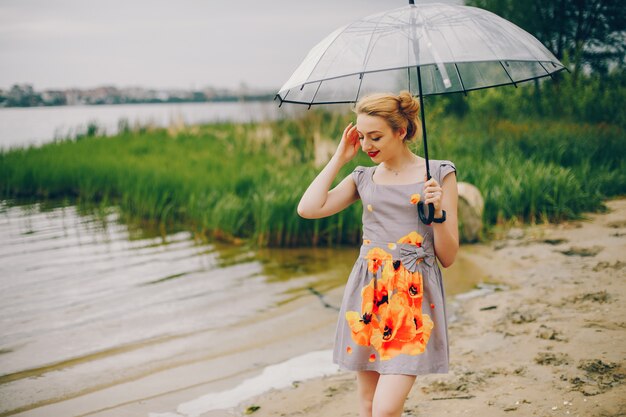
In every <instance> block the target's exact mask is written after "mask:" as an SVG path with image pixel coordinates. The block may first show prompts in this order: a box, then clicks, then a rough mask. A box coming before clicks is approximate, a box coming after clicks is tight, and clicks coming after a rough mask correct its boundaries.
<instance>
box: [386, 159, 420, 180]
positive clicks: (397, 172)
mask: <svg viewBox="0 0 626 417" xmlns="http://www.w3.org/2000/svg"><path fill="white" fill-rule="evenodd" d="M411 165H413V162H411V163H410V164H408V165H405V166H404V167H402V168H400V169H399V170H397V171H396V170H395V169H391V168H389V167H388V166H387V165H383V168H385V169H386V170H388V171H391V172H393V173H394V174H395V175H396V177H397V176H398V174H400V172H402V170H403V169H404V168H406V167H408V166H411Z"/></svg>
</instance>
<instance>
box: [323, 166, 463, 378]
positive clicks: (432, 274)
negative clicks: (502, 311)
mask: <svg viewBox="0 0 626 417" xmlns="http://www.w3.org/2000/svg"><path fill="white" fill-rule="evenodd" d="M429 163H430V173H431V175H432V176H433V177H434V178H435V180H436V181H437V182H438V183H439V184H442V182H443V179H444V177H445V176H446V175H447V174H449V173H450V172H453V171H455V172H456V167H455V166H454V163H452V162H451V161H448V160H430V161H429ZM375 169H376V166H372V167H363V166H357V167H356V168H355V169H354V171H353V172H352V176H353V179H354V182H355V184H356V187H357V191H358V194H359V196H360V198H361V201H362V204H363V218H362V220H363V235H362V237H363V243H362V245H361V249H360V254H359V257H358V259H357V260H356V262H355V263H354V266H353V268H352V271H351V272H350V275H349V277H348V281H347V283H346V287H345V290H344V293H343V299H342V303H341V308H340V311H339V318H338V321H337V327H336V332H335V341H334V347H333V363H335V364H337V365H339V367H340V368H342V369H346V370H351V371H361V370H371V371H377V372H379V373H381V374H405V375H422V374H429V373H447V372H448V365H449V355H450V349H449V345H448V325H447V317H446V306H445V294H444V288H443V281H442V276H441V270H440V269H439V265H438V264H437V260H436V258H435V254H434V241H433V230H432V225H425V224H424V223H422V222H421V221H420V220H419V217H418V214H417V207H416V206H417V202H418V201H419V200H420V198H421V196H420V194H421V193H422V191H423V188H424V181H421V182H418V183H413V184H401V185H396V184H394V185H391V184H389V185H383V184H376V183H374V181H373V175H374V171H375Z"/></svg>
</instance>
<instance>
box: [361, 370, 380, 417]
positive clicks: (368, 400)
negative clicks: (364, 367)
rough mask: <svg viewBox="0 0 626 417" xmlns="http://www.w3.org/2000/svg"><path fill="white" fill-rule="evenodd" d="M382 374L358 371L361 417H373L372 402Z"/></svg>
mask: <svg viewBox="0 0 626 417" xmlns="http://www.w3.org/2000/svg"><path fill="white" fill-rule="evenodd" d="M378 377H380V374H379V373H378V372H376V371H357V373H356V380H357V383H358V391H359V417H372V401H373V400H374V392H376V383H377V382H378Z"/></svg>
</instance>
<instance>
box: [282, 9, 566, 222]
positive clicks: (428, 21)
mask: <svg viewBox="0 0 626 417" xmlns="http://www.w3.org/2000/svg"><path fill="white" fill-rule="evenodd" d="M564 69H567V68H565V66H564V65H563V64H562V63H561V62H559V60H558V59H557V58H556V57H555V56H554V55H553V54H552V53H551V52H550V51H549V50H548V49H547V48H545V47H544V46H543V45H542V44H541V42H539V41H538V40H537V39H536V38H535V37H534V36H532V35H531V34H529V33H528V32H526V31H524V30H523V29H521V28H519V27H518V26H516V25H514V24H513V23H511V22H509V21H508V20H506V19H503V18H501V17H500V16H498V15H496V14H494V13H491V12H489V11H487V10H483V9H480V8H477V7H470V6H460V5H450V4H443V3H426V4H419V5H415V4H414V2H413V1H412V0H410V1H409V5H407V6H404V7H400V8H397V9H393V10H389V11H386V12H383V13H378V14H374V15H371V16H368V17H365V18H363V19H360V20H357V21H355V22H353V23H350V24H348V25H346V26H343V27H340V28H339V29H337V30H335V31H334V32H332V33H331V34H330V35H328V36H327V37H326V38H324V39H323V40H322V41H321V42H320V43H318V44H317V45H316V46H314V47H313V49H311V50H310V51H309V53H308V55H307V56H306V57H305V58H304V61H302V63H301V64H300V66H299V67H298V68H297V69H296V71H295V72H294V73H293V74H292V75H291V77H290V78H289V80H287V82H286V83H285V84H284V85H283V86H282V88H281V89H280V91H279V92H278V94H276V97H275V99H279V100H280V105H282V104H283V103H298V104H305V105H308V106H309V108H310V107H311V106H313V105H316V104H333V103H356V102H357V101H358V100H359V97H363V96H364V95H367V94H369V93H372V92H381V91H387V92H395V93H397V92H399V91H402V90H408V91H410V92H411V93H412V94H413V95H414V96H419V98H420V107H421V119H422V132H423V141H424V157H425V159H426V171H427V178H428V179H430V178H431V175H430V169H429V164H428V143H427V136H426V122H425V118H424V102H423V97H424V96H428V95H437V94H448V93H458V92H463V93H465V94H467V92H468V91H471V90H478V89H482V88H488V87H496V86H500V85H510V84H513V85H515V86H516V87H517V84H519V83H522V82H524V81H529V80H533V79H536V78H541V77H547V76H550V77H552V76H553V75H554V74H555V73H557V72H559V71H562V70H564ZM417 209H418V213H419V216H420V219H421V220H422V221H423V222H424V223H426V224H430V223H431V222H432V218H433V215H434V206H433V204H432V203H431V204H429V213H428V214H427V215H425V214H424V207H423V203H421V202H420V203H419V204H418V208H417Z"/></svg>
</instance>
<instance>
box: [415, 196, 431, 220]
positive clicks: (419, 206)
mask: <svg viewBox="0 0 626 417" xmlns="http://www.w3.org/2000/svg"><path fill="white" fill-rule="evenodd" d="M417 214H418V215H419V216H420V220H421V221H422V223H424V224H431V223H432V222H433V219H434V218H435V205H434V204H433V203H428V215H426V214H424V203H423V202H422V201H420V202H419V203H417Z"/></svg>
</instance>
